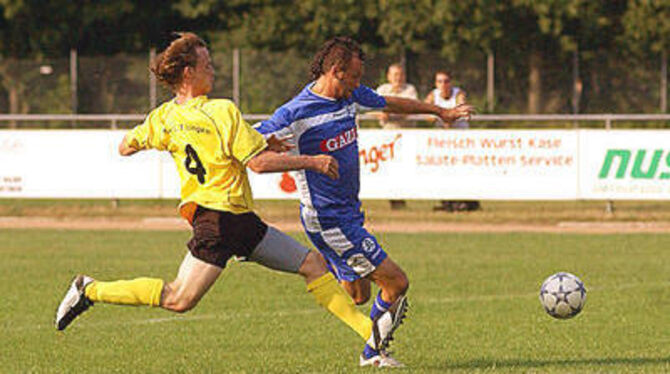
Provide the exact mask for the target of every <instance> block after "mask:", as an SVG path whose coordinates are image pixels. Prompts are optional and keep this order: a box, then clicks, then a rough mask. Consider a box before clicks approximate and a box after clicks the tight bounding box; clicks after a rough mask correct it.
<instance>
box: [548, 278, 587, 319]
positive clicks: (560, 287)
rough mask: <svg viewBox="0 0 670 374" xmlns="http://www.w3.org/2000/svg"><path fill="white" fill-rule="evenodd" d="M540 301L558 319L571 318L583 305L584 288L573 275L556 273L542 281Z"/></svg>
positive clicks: (584, 298)
mask: <svg viewBox="0 0 670 374" xmlns="http://www.w3.org/2000/svg"><path fill="white" fill-rule="evenodd" d="M540 302H541V303H542V306H543V307H544V310H546V311H547V313H549V315H550V316H552V317H554V318H559V319H568V318H572V317H574V316H576V315H577V314H579V312H581V310H582V308H583V307H584V303H585V302H586V288H584V283H582V281H581V280H579V278H577V277H576V276H575V275H573V274H570V273H563V272H561V273H556V274H554V275H552V276H550V277H549V278H547V279H546V280H545V281H544V283H542V287H541V288H540Z"/></svg>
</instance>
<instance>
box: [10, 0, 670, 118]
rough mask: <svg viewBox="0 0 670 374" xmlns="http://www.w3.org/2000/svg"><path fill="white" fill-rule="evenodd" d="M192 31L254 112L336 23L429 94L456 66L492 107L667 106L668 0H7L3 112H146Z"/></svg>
mask: <svg viewBox="0 0 670 374" xmlns="http://www.w3.org/2000/svg"><path fill="white" fill-rule="evenodd" d="M183 30H188V31H194V32H197V33H199V34H200V35H202V36H203V37H204V38H205V39H206V40H207V41H208V42H209V44H210V46H211V49H212V51H213V59H214V63H215V68H216V73H217V81H216V87H215V89H214V92H213V93H212V95H211V96H217V97H228V98H231V99H234V100H235V101H236V102H237V103H238V105H239V106H240V108H241V109H242V111H243V112H244V113H248V114H253V113H257V114H261V113H271V112H272V111H273V109H274V108H276V107H277V106H279V105H280V104H282V103H283V102H285V101H286V100H288V99H289V98H291V97H292V96H293V95H294V94H296V93H297V92H298V91H299V90H300V89H301V88H302V86H303V85H304V84H306V83H307V82H308V81H309V76H308V72H309V62H310V57H311V56H312V55H313V54H314V53H315V51H316V50H317V48H318V46H319V45H320V44H321V43H322V42H323V41H325V40H327V39H329V38H330V37H333V36H335V35H349V36H352V37H354V38H355V39H357V40H358V41H360V42H361V43H362V45H363V46H364V49H365V52H366V53H367V55H368V62H367V64H366V71H365V76H364V79H363V82H364V83H365V84H367V85H369V86H371V87H376V86H378V85H379V84H381V83H383V82H384V81H385V72H386V68H387V67H388V65H390V64H391V63H394V62H400V63H403V64H404V65H405V66H406V70H407V81H408V82H409V83H412V84H414V85H415V86H416V87H417V90H418V92H419V96H420V97H421V98H423V97H425V95H427V94H428V92H429V91H430V89H432V88H433V76H434V73H435V71H436V70H438V69H447V70H449V71H451V72H452V75H453V81H454V82H453V84H454V85H457V86H459V87H462V88H464V89H465V90H466V91H467V92H468V98H469V101H470V103H472V104H474V105H476V107H477V108H478V113H480V114H486V113H497V114H519V113H523V114H546V113H558V114H578V113H579V114H587V113H666V112H667V92H668V87H667V65H668V62H667V50H668V45H669V44H670V5H669V3H668V2H667V1H664V0H656V1H654V0H650V1H635V0H611V1H587V0H566V1H532V0H504V1H489V0H470V1H466V2H462V1H461V2H456V1H416V0H414V1H412V0H376V1H358V0H339V1H321V0H318V1H317V0H302V1H259V0H234V1H226V2H221V1H214V0H201V1H191V0H180V1H165V2H162V3H161V5H160V6H156V4H155V3H153V2H140V1H130V0H117V1H103V2H99V1H67V0H52V1H49V2H43V1H35V0H24V1H16V0H2V1H0V112H1V113H8V114H72V113H80V114H87V113H88V114H104V113H117V114H133V113H135V114H141V113H146V112H147V111H148V110H149V109H150V108H152V107H154V106H155V105H156V103H160V102H161V101H164V100H165V99H167V98H168V97H169V93H168V92H167V91H166V90H164V89H163V88H162V87H158V86H157V84H156V82H155V81H154V80H153V79H152V78H151V77H150V74H149V71H148V63H149V61H150V59H151V57H152V56H154V55H155V53H157V52H160V51H161V50H162V49H163V48H165V46H166V45H167V44H168V43H169V41H170V40H172V38H173V36H172V35H171V32H172V31H183ZM25 125H30V124H26V123H21V126H25ZM70 125H71V123H70V122H63V123H60V122H58V121H50V122H48V123H40V126H49V127H66V126H70ZM648 125H651V126H655V127H665V126H666V125H667V123H664V122H655V123H653V124H648ZM0 126H3V127H10V128H11V127H16V126H17V122H14V121H7V122H4V121H3V122H0Z"/></svg>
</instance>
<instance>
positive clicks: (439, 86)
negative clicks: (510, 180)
mask: <svg viewBox="0 0 670 374" xmlns="http://www.w3.org/2000/svg"><path fill="white" fill-rule="evenodd" d="M466 99H467V97H466V93H465V91H464V90H463V89H461V88H460V87H455V86H452V85H451V73H449V72H448V71H446V70H438V71H437V73H435V89H434V90H432V91H430V93H429V94H428V96H426V98H425V99H424V101H425V102H426V103H430V104H435V105H437V106H439V107H442V108H446V109H452V108H455V107H457V106H459V105H463V104H466V103H467V102H466V101H467V100H466ZM443 126H444V128H455V129H467V128H470V123H469V122H468V120H467V118H465V117H461V118H456V119H455V120H453V121H444V123H443ZM480 208H481V206H480V204H479V201H473V200H464V201H448V200H442V201H440V205H438V206H436V207H435V208H433V209H434V210H442V211H446V212H461V211H472V210H479V209H480Z"/></svg>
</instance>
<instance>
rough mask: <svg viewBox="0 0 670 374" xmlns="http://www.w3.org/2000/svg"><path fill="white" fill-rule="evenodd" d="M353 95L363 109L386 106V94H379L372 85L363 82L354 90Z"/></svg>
mask: <svg viewBox="0 0 670 374" xmlns="http://www.w3.org/2000/svg"><path fill="white" fill-rule="evenodd" d="M352 97H353V99H354V102H356V104H358V106H359V107H360V109H362V110H370V109H382V108H384V107H386V99H384V96H381V95H379V94H378V93H376V92H375V91H374V90H372V89H371V88H370V87H367V86H364V85H362V84H361V85H360V86H358V88H357V89H355V90H354V92H353V93H352Z"/></svg>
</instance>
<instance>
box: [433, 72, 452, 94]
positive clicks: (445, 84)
mask: <svg viewBox="0 0 670 374" xmlns="http://www.w3.org/2000/svg"><path fill="white" fill-rule="evenodd" d="M435 87H436V88H438V89H439V90H440V92H441V93H442V94H448V93H449V91H451V77H449V76H448V75H446V74H438V75H436V76H435Z"/></svg>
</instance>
